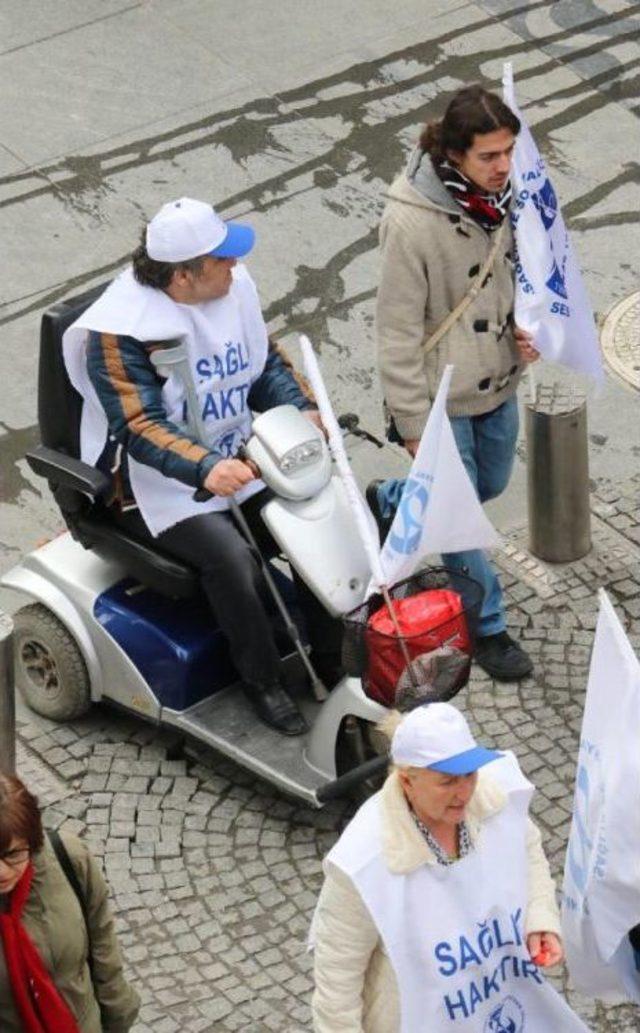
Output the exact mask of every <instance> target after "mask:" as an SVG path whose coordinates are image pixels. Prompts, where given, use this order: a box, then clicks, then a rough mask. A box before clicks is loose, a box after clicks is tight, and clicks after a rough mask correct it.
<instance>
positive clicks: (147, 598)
mask: <svg viewBox="0 0 640 1033" xmlns="http://www.w3.org/2000/svg"><path fill="white" fill-rule="evenodd" d="M93 613H94V617H95V619H96V620H97V621H98V623H99V624H100V625H101V626H102V627H103V629H104V630H105V631H106V632H107V634H108V635H110V636H111V638H112V639H113V640H114V641H115V642H117V643H118V645H119V646H120V648H121V649H122V650H123V652H124V653H126V655H127V656H128V657H129V659H130V660H131V662H132V663H133V664H134V666H135V667H136V668H137V669H138V671H139V672H140V674H141V675H142V677H143V678H144V680H145V681H146V683H147V684H148V686H149V688H150V689H151V691H152V692H153V694H154V695H155V696H156V698H157V700H158V702H159V703H160V705H161V706H162V707H170V708H171V709H172V710H178V711H181V710H187V709H188V708H189V707H192V706H194V704H196V703H199V702H200V701H201V700H203V699H205V698H206V697H207V696H211V695H213V694H214V693H216V692H219V691H220V689H223V688H225V687H226V686H227V685H229V684H231V683H232V682H234V681H237V678H238V676H237V674H236V672H235V669H234V667H233V664H232V663H231V660H230V658H229V650H228V647H227V643H226V641H225V639H224V636H223V634H222V632H221V631H220V630H219V629H218V628H216V626H215V624H214V623H213V620H212V618H211V614H210V611H209V609H208V607H207V606H206V604H204V601H203V600H202V599H198V600H194V601H190V600H187V601H181V602H180V603H176V602H175V600H173V599H167V598H165V597H163V596H161V595H158V594H157V593H156V592H154V591H152V590H151V589H149V588H142V586H140V585H139V584H138V583H137V582H135V581H134V580H133V579H131V578H128V579H126V580H125V581H120V582H118V584H116V585H114V586H113V587H112V588H109V589H108V590H107V591H106V592H103V593H102V594H101V595H99V596H98V597H97V599H96V601H95V604H94V607H93Z"/></svg>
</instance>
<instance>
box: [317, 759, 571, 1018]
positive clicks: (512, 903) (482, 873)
mask: <svg viewBox="0 0 640 1033" xmlns="http://www.w3.org/2000/svg"><path fill="white" fill-rule="evenodd" d="M491 775H492V777H495V779H496V781H498V782H499V783H500V784H501V785H502V787H503V789H504V790H505V791H506V793H507V803H506V805H505V807H504V808H503V809H502V810H501V811H500V812H499V813H497V814H495V815H493V816H491V817H489V818H488V819H487V820H486V821H484V822H483V824H482V830H481V832H480V835H479V839H478V842H477V843H476V845H475V848H474V849H473V850H472V851H471V853H469V854H468V855H467V856H466V857H464V858H462V859H461V860H460V861H457V862H456V863H455V864H453V865H451V866H449V867H445V866H442V865H437V864H432V865H430V864H425V865H422V866H421V867H420V868H418V869H416V870H414V871H412V872H410V873H408V874H406V875H402V874H396V873H393V872H390V871H389V869H388V868H387V866H386V864H385V862H384V858H383V855H382V848H381V828H380V825H381V818H380V808H379V798H378V795H376V796H374V797H372V798H371V799H370V800H369V801H367V803H366V804H365V805H364V806H363V807H362V808H361V809H360V811H359V812H358V814H357V815H356V817H355V818H354V819H353V821H352V822H351V824H350V825H349V826H348V827H347V829H346V830H345V832H344V833H343V835H342V837H341V838H340V840H339V841H338V843H337V844H336V845H335V847H334V848H333V849H332V851H331V852H330V853H329V855H328V858H327V860H328V861H330V862H332V863H333V864H335V865H337V867H338V868H340V869H341V870H342V871H344V872H345V874H346V875H348V876H349V878H350V879H351V881H352V882H353V884H354V885H355V887H356V889H357V890H358V892H359V894H360V896H361V897H362V900H363V902H364V903H365V905H366V907H367V909H368V911H369V913H370V914H371V917H372V919H373V921H374V923H375V925H376V926H377V928H378V930H379V933H380V937H381V939H382V942H383V945H384V949H385V951H386V953H387V955H388V957H389V960H390V962H391V965H392V967H393V969H394V972H395V975H396V978H397V981H398V989H399V996H400V1011H401V1027H400V1033H447V1031H452V1033H453V1031H457V1030H460V1031H466V1033H579V1031H582V1033H584V1031H585V1030H587V1027H586V1026H585V1025H584V1023H583V1022H582V1021H581V1020H580V1019H579V1018H578V1016H577V1015H575V1013H574V1012H573V1011H572V1010H571V1009H570V1008H569V1006H568V1005H567V1003H566V1002H565V1001H564V1000H563V999H562V998H561V997H560V996H559V995H558V994H557V993H556V991H555V990H554V989H553V987H552V986H551V985H550V984H549V983H548V982H547V981H546V979H545V978H544V976H543V975H542V973H541V971H540V970H539V968H538V967H537V966H536V965H535V964H534V963H533V961H532V960H531V958H530V955H529V952H528V950H527V946H526V938H525V930H524V921H525V915H526V908H527V850H526V824H527V812H528V806H529V800H530V798H531V795H532V792H533V787H532V786H531V784H530V783H529V782H527V780H526V779H525V778H524V776H523V775H522V772H521V771H520V769H519V767H518V765H517V761H516V760H515V757H513V755H510V754H506V755H505V756H504V757H503V758H501V759H500V760H497V761H493V762H492V764H491Z"/></svg>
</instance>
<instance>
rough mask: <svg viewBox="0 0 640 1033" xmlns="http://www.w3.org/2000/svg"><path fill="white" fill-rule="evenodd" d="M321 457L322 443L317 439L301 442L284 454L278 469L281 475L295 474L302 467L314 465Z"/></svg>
mask: <svg viewBox="0 0 640 1033" xmlns="http://www.w3.org/2000/svg"><path fill="white" fill-rule="evenodd" d="M321 455H322V441H320V440H319V439H316V440H311V441H303V443H302V444H301V445H296V446H295V448H291V449H289V451H288V452H285V454H284V455H283V457H282V459H281V460H280V464H279V465H280V469H281V470H282V472H283V473H295V472H296V470H300V469H301V468H302V467H304V466H309V465H310V464H311V463H315V462H316V461H317V460H318V459H319V458H320V456H321Z"/></svg>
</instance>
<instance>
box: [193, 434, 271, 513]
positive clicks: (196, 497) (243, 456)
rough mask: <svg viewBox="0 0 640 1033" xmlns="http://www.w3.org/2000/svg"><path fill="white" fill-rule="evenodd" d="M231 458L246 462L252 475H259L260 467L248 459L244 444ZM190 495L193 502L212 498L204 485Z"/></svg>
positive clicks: (206, 500) (210, 492)
mask: <svg viewBox="0 0 640 1033" xmlns="http://www.w3.org/2000/svg"><path fill="white" fill-rule="evenodd" d="M233 458H234V459H239V460H240V462H241V463H246V465H247V466H248V467H249V469H250V470H251V473H252V474H253V476H254V477H256V478H258V477H260V469H259V467H258V465H257V464H256V463H254V461H253V459H249V456H248V454H247V450H246V448H245V447H244V445H240V448H239V449H238V451H237V452H236V454H235V456H233ZM192 497H193V501H194V502H208V501H209V499H212V498H213V492H212V491H209V490H208V489H207V488H205V487H200V488H197V489H196V490H195V491H194V493H193V496H192Z"/></svg>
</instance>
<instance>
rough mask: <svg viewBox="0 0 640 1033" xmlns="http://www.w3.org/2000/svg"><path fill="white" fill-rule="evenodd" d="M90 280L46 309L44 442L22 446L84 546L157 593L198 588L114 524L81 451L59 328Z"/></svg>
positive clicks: (185, 570)
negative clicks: (27, 447) (117, 563)
mask: <svg viewBox="0 0 640 1033" xmlns="http://www.w3.org/2000/svg"><path fill="white" fill-rule="evenodd" d="M105 287H106V284H101V285H100V286H98V287H93V288H92V289H91V290H89V291H86V292H85V293H83V294H80V295H77V296H76V297H73V298H69V299H67V300H65V301H62V302H59V303H58V304H56V305H54V306H52V307H51V308H50V309H48V310H47V311H46V312H45V313H44V315H43V317H42V322H41V327H40V356H39V367H38V423H39V427H40V437H41V441H42V446H41V447H40V448H36V449H34V450H33V451H32V452H30V453H28V454H27V457H26V458H27V461H28V462H29V465H30V466H31V468H32V469H33V470H34V472H35V473H37V474H38V475H39V476H42V477H45V478H46V480H47V482H48V484H49V487H50V489H51V492H52V494H53V497H54V499H55V500H56V503H57V504H58V507H59V509H60V512H61V513H62V516H63V517H64V520H65V523H66V525H67V527H68V528H69V530H70V532H71V534H72V535H73V537H74V538H75V539H76V540H77V541H78V542H80V544H81V545H83V546H84V548H86V549H91V550H93V551H95V552H96V553H98V554H99V555H102V556H104V557H105V558H108V559H116V560H119V561H121V562H122V563H123V564H125V566H126V568H127V571H128V573H129V575H130V576H132V577H135V578H136V579H137V580H138V581H140V582H141V583H142V584H145V585H147V586H148V587H149V588H153V589H155V590H156V591H157V592H160V593H161V594H162V595H166V596H170V597H172V598H178V599H186V598H190V597H192V596H194V595H196V594H197V593H198V592H200V584H199V579H198V576H197V574H196V572H195V570H194V569H193V568H192V567H190V566H188V565H187V564H186V563H183V562H181V561H180V560H177V559H175V557H172V556H169V555H168V554H167V553H164V552H162V551H161V550H160V549H158V548H156V547H154V543H153V540H152V539H149V538H144V539H143V538H141V537H138V536H137V535H136V534H135V533H134V532H132V531H130V530H128V529H125V528H123V527H121V526H119V525H118V524H117V523H116V522H115V520H114V513H113V510H112V508H111V507H110V506H109V505H107V503H106V501H105V499H107V498H108V497H109V494H110V487H111V485H110V482H109V479H108V477H107V476H106V475H105V474H103V473H101V472H100V471H97V470H95V469H94V468H93V467H90V466H87V464H85V463H83V462H82V460H81V459H80V417H81V413H82V398H81V396H80V395H79V394H78V392H77V391H76V389H75V388H74V387H73V385H72V383H71V381H70V380H69V376H68V373H67V370H66V366H65V363H64V356H63V351H62V336H63V334H64V332H65V330H66V329H67V328H68V327H69V326H71V324H72V323H73V322H75V320H76V319H77V318H78V317H79V316H80V315H81V314H82V313H83V312H84V311H85V309H87V308H88V307H89V305H91V304H92V302H93V301H95V299H96V298H97V297H98V296H99V295H100V294H101V293H102V292H103V291H104V289H105Z"/></svg>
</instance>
